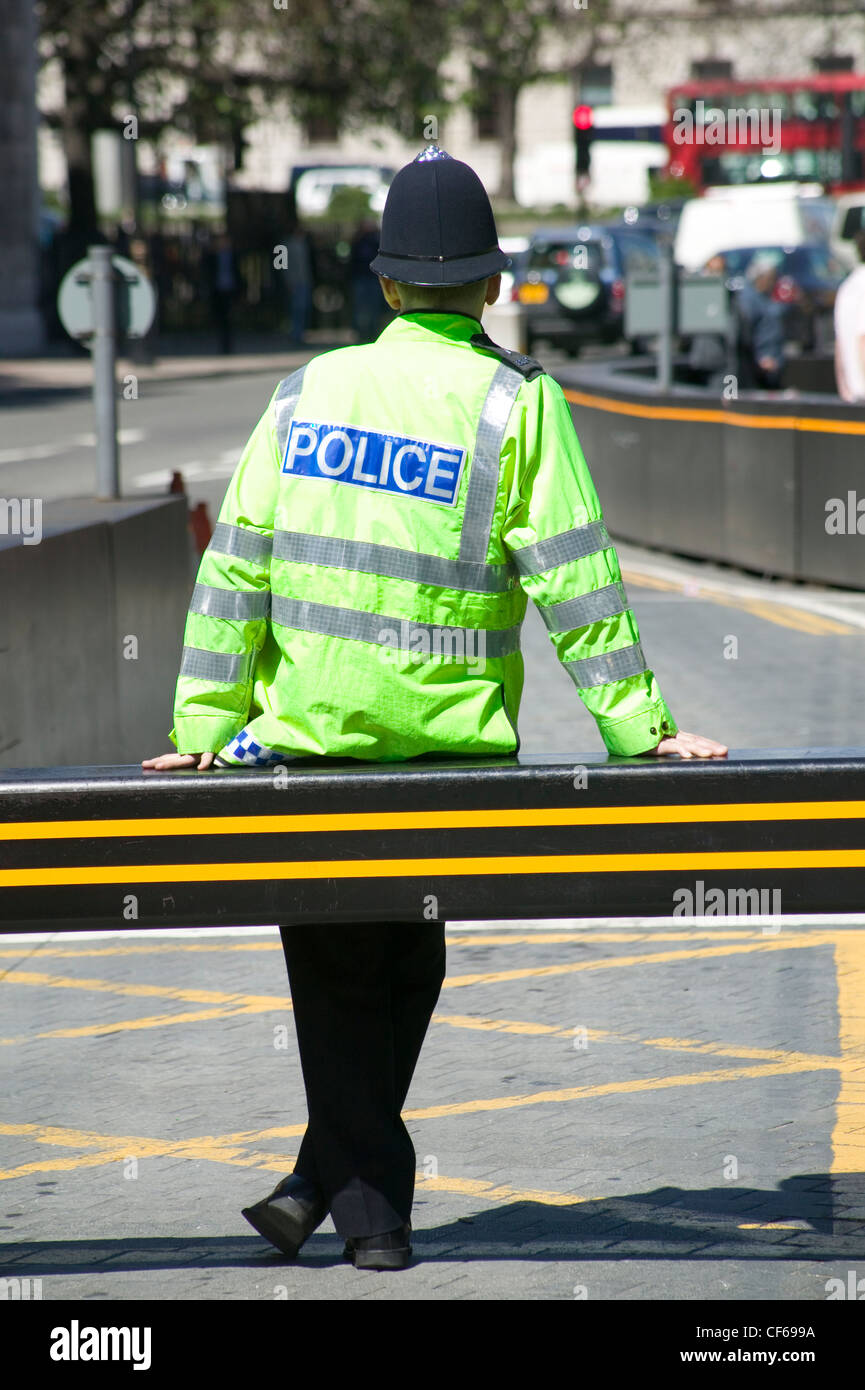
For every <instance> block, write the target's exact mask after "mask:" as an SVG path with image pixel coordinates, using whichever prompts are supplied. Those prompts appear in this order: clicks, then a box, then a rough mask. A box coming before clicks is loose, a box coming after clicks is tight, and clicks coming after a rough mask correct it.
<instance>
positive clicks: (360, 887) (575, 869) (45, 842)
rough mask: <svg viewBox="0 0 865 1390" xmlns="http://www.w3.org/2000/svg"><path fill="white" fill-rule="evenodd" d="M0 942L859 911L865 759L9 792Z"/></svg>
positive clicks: (10, 776) (577, 762)
mask: <svg viewBox="0 0 865 1390" xmlns="http://www.w3.org/2000/svg"><path fill="white" fill-rule="evenodd" d="M0 843H2V859H0V930H3V931H7V932H8V931H42V930H46V929H55V930H75V929H78V930H82V929H88V928H107V927H111V928H116V927H124V926H126V927H142V926H143V927H155V926H162V927H166V926H198V925H225V926H236V925H255V924H262V923H272V922H276V921H278V920H283V919H284V920H294V921H303V920H308V921H324V920H328V919H332V920H340V921H351V920H356V921H370V920H376V919H382V920H391V921H401V920H406V921H408V920H417V921H422V920H424V919H425V918H426V919H429V920H432V919H438V920H444V921H447V920H467V919H468V920H490V919H526V918H579V917H606V916H610V917H621V916H631V915H640V916H658V917H670V916H677V915H681V916H691V915H697V916H701V915H706V916H717V915H730V914H732V915H740V914H753V913H760V914H773V915H776V916H777V915H782V916H788V915H795V914H798V913H805V912H808V913H813V912H856V911H860V910H862V909H863V907H865V749H845V750H838V749H825V750H816V751H814V750H809V751H807V752H802V751H797V750H786V751H781V752H753V753H751V752H744V753H735V752H734V753H731V754H730V756H729V758H728V759H726V760H711V761H698V760H693V761H688V760H685V761H680V760H678V759H676V760H671V759H667V758H665V759H654V758H606V757H597V756H595V757H585V758H579V757H576V758H560V759H553V758H549V757H534V758H533V757H527V756H523V757H520V758H518V759H516V758H514V759H488V760H484V761H479V762H473V761H471V760H459V761H449V762H431V761H425V762H415V763H402V764H390V765H381V764H379V765H375V766H369V765H365V764H360V763H354V764H351V765H348V764H346V763H335V762H327V761H324V760H319V761H318V762H316V763H307V764H297V765H292V767H291V768H290V769H288V768H278V769H275V770H270V771H264V772H262V771H256V770H251V769H250V770H245V769H243V770H241V769H239V770H237V771H234V770H220V771H216V772H207V773H197V772H194V771H190V772H185V771H184V772H175V773H156V772H143V771H142V770H141V769H139V768H137V767H95V768H48V769H19V770H10V771H6V772H2V773H0Z"/></svg>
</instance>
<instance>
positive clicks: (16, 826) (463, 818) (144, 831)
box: [0, 586, 865, 840]
mask: <svg viewBox="0 0 865 1390" xmlns="http://www.w3.org/2000/svg"><path fill="white" fill-rule="evenodd" d="M671 587H673V586H671ZM770 606H772V607H774V605H770ZM791 611H793V610H791ZM839 626H840V625H839ZM850 630H851V631H853V630H854V629H852V628H851V629H850ZM862 816H865V802H863V801H778V802H775V801H754V802H750V801H745V802H731V803H729V804H724V805H696V806H598V807H593V808H583V807H571V806H560V807H531V806H528V807H523V808H520V809H514V810H510V809H504V810H496V809H489V810H480V811H466V810H460V809H458V808H454V809H452V810H448V811H364V812H352V813H337V814H326V815H325V814H321V815H308V816H304V815H294V816H291V815H286V816H243V817H240V816H186V817H175V818H171V817H164V818H158V819H146V818H142V819H140V820H130V819H127V820H77V821H76V820H72V821H17V822H14V823H10V824H8V825H3V826H0V840H4V839H5V840H34V839H37V840H64V839H88V840H89V839H106V838H107V839H112V838H128V837H140V836H148V837H153V836H177V835H244V836H246V835H259V834H286V833H299V834H300V833H302V834H309V833H315V832H323V833H327V834H334V833H335V832H337V831H344V830H351V831H362V830H436V829H441V830H459V829H471V828H480V829H488V828H493V827H500V828H502V827H504V828H506V827H515V828H517V829H521V830H522V829H524V828H525V827H526V826H530V825H536V826H546V825H643V824H647V825H654V824H664V825H672V824H677V823H680V822H684V823H687V824H690V823H691V822H692V821H695V820H697V821H700V820H702V821H751V820H832V819H837V818H853V819H857V820H858V819H860V818H861V817H862Z"/></svg>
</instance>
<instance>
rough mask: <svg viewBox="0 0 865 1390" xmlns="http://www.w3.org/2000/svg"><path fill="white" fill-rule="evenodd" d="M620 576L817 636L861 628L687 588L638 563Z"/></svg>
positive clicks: (709, 589)
mask: <svg viewBox="0 0 865 1390" xmlns="http://www.w3.org/2000/svg"><path fill="white" fill-rule="evenodd" d="M622 578H623V579H624V580H625V582H626V583H627V584H633V585H634V586H636V587H641V588H646V589H663V590H665V591H667V592H672V593H678V594H681V593H683V592H684V593H685V595H686V596H687V597H688V598H695V599H696V598H700V599H705V600H706V601H707V602H709V603H717V604H720V605H721V606H722V607H725V608H737V609H739V610H741V611H743V612H745V613H752V614H753V615H754V616H755V617H757V618H765V619H766V621H767V622H770V623H775V624H777V626H779V627H788V628H793V629H794V630H795V631H797V632H808V633H811V634H813V635H816V636H825V635H827V634H838V635H840V636H845V637H849V636H856V635H857V634H861V629H860V628H856V627H852V626H851V625H850V624H849V623H842V622H839V621H838V619H836V618H827V617H824V616H823V615H822V614H820V613H812V612H810V610H809V609H807V608H796V607H794V606H793V605H791V604H786V603H773V602H770V601H769V600H767V599H759V598H756V597H755V598H746V597H744V596H742V597H739V596H737V595H735V594H726V593H723V592H722V591H721V590H720V589H715V588H713V587H712V585H711V584H705V583H703V584H700V583H698V582H694V583H693V588H686V587H685V586H686V585H687V584H689V581H688V579H687V578H683V580H682V582H681V584H677V583H675V582H674V581H673V580H671V579H661V578H659V577H658V576H657V575H653V574H648V573H646V571H644V570H641V569H640V568H639V565H634V564H630V565H626V566H625V567H624V568H623V569H622Z"/></svg>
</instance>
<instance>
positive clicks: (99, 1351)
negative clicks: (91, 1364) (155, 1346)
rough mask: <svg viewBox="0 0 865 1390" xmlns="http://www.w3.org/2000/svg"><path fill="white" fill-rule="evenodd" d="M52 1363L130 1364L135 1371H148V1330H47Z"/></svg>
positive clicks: (76, 1326)
mask: <svg viewBox="0 0 865 1390" xmlns="http://www.w3.org/2000/svg"><path fill="white" fill-rule="evenodd" d="M49 1354H50V1356H51V1360H52V1361H131V1362H133V1367H132V1369H133V1370H135V1371H149V1370H150V1328H149V1327H81V1326H80V1325H79V1322H78V1319H77V1318H73V1319H72V1322H71V1324H70V1326H69V1327H54V1328H52V1330H51V1347H50V1351H49Z"/></svg>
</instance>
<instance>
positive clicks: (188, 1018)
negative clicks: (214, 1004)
mask: <svg viewBox="0 0 865 1390" xmlns="http://www.w3.org/2000/svg"><path fill="white" fill-rule="evenodd" d="M278 1008H279V1011H280V1012H282V1010H283V1009H290V1008H291V1001H290V1000H289V999H286V1000H283V1001H281V1002H280V1004H279V1006H278ZM276 1009H277V1005H275V1004H238V1005H237V1006H236V1007H234V1008H225V1009H200V1010H198V1011H197V1012H195V1013H184V1014H152V1015H151V1016H150V1017H149V1018H127V1019H122V1020H121V1019H117V1020H115V1021H114V1022H113V1023H91V1024H85V1025H83V1026H82V1027H80V1028H51V1029H49V1030H48V1031H47V1032H44V1033H19V1034H18V1036H17V1037H14V1038H0V1047H10V1046H12V1045H13V1044H20V1043H29V1042H35V1041H37V1040H39V1039H45V1038H98V1037H102V1036H103V1035H105V1034H106V1033H134V1032H137V1031H138V1030H139V1029H142V1028H166V1027H168V1026H170V1025H171V1024H175V1023H206V1022H209V1021H211V1020H213V1019H216V1018H236V1017H237V1015H238V1014H257V1013H269V1012H271V1010H273V1011H275V1010H276Z"/></svg>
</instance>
